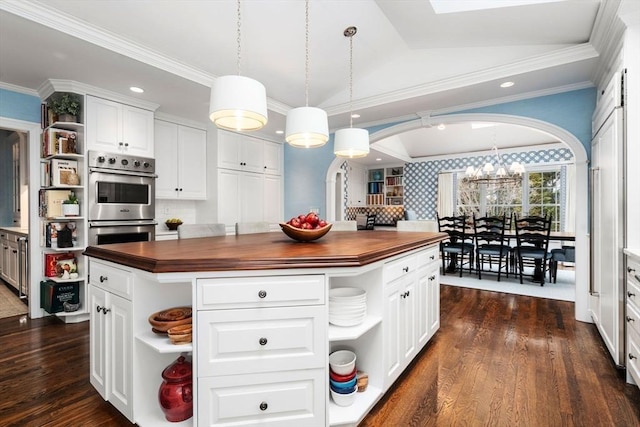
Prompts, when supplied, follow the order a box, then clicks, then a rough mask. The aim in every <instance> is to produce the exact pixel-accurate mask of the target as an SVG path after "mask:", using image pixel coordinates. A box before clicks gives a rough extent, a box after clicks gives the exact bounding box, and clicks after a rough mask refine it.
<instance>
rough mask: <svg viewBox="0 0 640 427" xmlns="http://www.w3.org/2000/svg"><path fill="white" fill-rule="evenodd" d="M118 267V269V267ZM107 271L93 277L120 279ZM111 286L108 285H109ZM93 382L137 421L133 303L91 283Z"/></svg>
mask: <svg viewBox="0 0 640 427" xmlns="http://www.w3.org/2000/svg"><path fill="white" fill-rule="evenodd" d="M114 270H115V269H114ZM104 271H105V273H104V274H103V275H99V276H98V277H96V276H95V275H93V276H92V281H95V282H97V283H103V284H109V283H111V281H115V280H116V279H117V274H116V275H113V276H112V275H110V274H109V269H108V268H106V267H105V269H104ZM107 289H108V287H107ZM89 301H90V303H89V306H90V355H91V357H90V372H91V375H90V382H91V384H92V385H93V386H94V387H95V388H96V390H97V391H98V393H100V395H101V396H102V397H103V398H104V399H105V400H108V401H109V402H111V404H112V405H113V406H115V407H116V408H117V409H118V410H119V411H120V412H121V413H122V414H123V415H125V416H126V417H127V418H128V419H129V420H130V421H132V422H133V375H132V372H131V368H132V366H133V352H132V348H133V340H132V334H133V332H132V308H131V307H132V305H131V301H128V300H126V299H124V298H122V297H120V296H118V295H116V294H114V293H111V292H109V291H107V290H106V289H103V288H101V287H99V286H98V285H96V284H94V283H91V284H90V286H89Z"/></svg>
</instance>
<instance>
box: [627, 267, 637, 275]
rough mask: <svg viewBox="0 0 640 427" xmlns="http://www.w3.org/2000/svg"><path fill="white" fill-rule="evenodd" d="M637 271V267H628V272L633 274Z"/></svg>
mask: <svg viewBox="0 0 640 427" xmlns="http://www.w3.org/2000/svg"><path fill="white" fill-rule="evenodd" d="M635 272H636V269H635V268H631V267H627V273H631V274H633V273H635Z"/></svg>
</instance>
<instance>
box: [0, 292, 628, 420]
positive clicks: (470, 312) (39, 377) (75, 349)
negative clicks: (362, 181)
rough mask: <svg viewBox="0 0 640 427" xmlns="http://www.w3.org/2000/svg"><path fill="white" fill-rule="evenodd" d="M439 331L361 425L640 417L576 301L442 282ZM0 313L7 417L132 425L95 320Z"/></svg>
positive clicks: (0, 382)
mask: <svg viewBox="0 0 640 427" xmlns="http://www.w3.org/2000/svg"><path fill="white" fill-rule="evenodd" d="M441 302H442V303H441V328H440V331H438V333H437V334H436V335H435V336H434V338H433V340H432V342H431V343H429V344H428V345H427V347H426V348H425V350H424V351H423V352H422V353H421V354H420V355H419V357H418V358H417V359H416V361H415V362H414V363H413V364H412V365H411V366H410V367H409V369H408V370H407V371H406V372H405V374H403V376H402V377H401V378H400V379H399V380H398V382H397V383H396V385H394V387H393V388H392V390H391V391H390V393H389V394H388V395H387V396H386V397H385V398H384V399H383V400H382V401H380V403H379V404H378V405H377V406H376V407H375V408H374V410H373V411H372V412H371V414H370V415H369V416H368V417H367V418H365V420H364V421H363V422H362V424H361V426H393V427H395V426H461V425H465V426H589V427H591V426H616V427H623V426H638V425H640V390H638V388H636V387H634V386H630V385H626V384H625V382H624V379H623V376H622V375H621V373H620V372H618V371H617V370H616V369H615V367H614V365H613V363H612V362H611V361H610V359H609V357H608V356H607V350H606V348H605V347H604V345H603V343H602V342H601V340H600V338H599V336H598V333H597V331H596V329H595V327H594V326H593V325H590V324H585V323H580V322H576V321H574V320H573V304H572V303H568V302H561V301H553V300H545V299H537V298H532V297H523V296H515V295H508V294H501V293H495V292H487V291H479V290H474V289H464V288H456V287H452V286H442V297H441ZM20 319H21V317H13V318H8V319H1V320H0V426H3V427H4V426H20V427H27V426H29V427H30V426H33V427H42V426H74V427H75V426H127V425H130V423H129V422H128V421H127V420H126V419H125V418H124V417H123V416H122V415H120V414H119V413H118V411H116V410H115V409H114V408H113V407H112V406H111V405H110V404H109V403H106V402H104V401H103V400H102V398H101V397H100V396H99V395H98V393H97V392H96V391H95V390H94V389H93V387H92V386H91V385H90V384H89V357H88V352H89V325H88V323H86V322H85V323H82V324H75V325H72V324H69V325H67V324H64V323H61V322H60V321H58V320H57V319H55V318H46V319H35V320H28V319H27V320H24V321H21V320H20Z"/></svg>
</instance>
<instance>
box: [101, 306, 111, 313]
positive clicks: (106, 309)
mask: <svg viewBox="0 0 640 427" xmlns="http://www.w3.org/2000/svg"><path fill="white" fill-rule="evenodd" d="M110 311H111V309H110V308H107V307H102V314H107V313H108V312H110Z"/></svg>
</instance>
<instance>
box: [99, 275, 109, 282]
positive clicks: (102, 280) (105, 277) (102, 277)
mask: <svg viewBox="0 0 640 427" xmlns="http://www.w3.org/2000/svg"><path fill="white" fill-rule="evenodd" d="M107 280H109V278H108V277H107V276H100V283H104V282H106V281H107Z"/></svg>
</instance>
